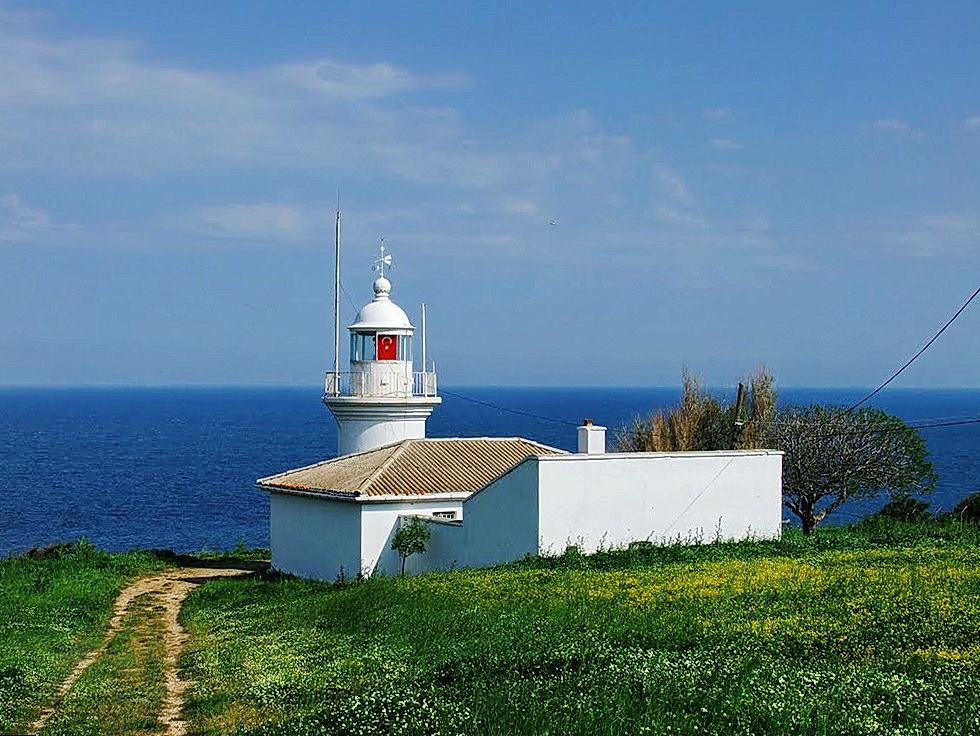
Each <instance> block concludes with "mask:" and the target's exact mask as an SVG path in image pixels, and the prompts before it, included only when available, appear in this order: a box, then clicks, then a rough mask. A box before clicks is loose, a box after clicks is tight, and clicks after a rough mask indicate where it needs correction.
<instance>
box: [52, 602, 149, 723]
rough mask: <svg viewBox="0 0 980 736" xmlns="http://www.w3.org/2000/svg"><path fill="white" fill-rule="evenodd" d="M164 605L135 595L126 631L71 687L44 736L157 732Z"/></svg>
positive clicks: (124, 629)
mask: <svg viewBox="0 0 980 736" xmlns="http://www.w3.org/2000/svg"><path fill="white" fill-rule="evenodd" d="M162 612H163V608H162V607H161V606H160V604H159V603H156V602H154V600H153V599H152V598H151V597H150V596H147V595H142V596H139V597H138V598H136V599H135V600H134V601H133V603H132V604H131V606H130V608H129V611H128V612H127V614H126V616H125V617H124V618H123V622H122V630H121V631H120V632H119V633H118V634H117V635H116V636H115V637H114V638H113V640H112V641H111V642H110V644H109V646H108V648H107V649H106V651H105V654H103V655H102V656H101V657H100V658H99V659H98V660H97V661H96V662H95V663H94V664H92V666H91V667H89V668H88V669H87V670H85V673H84V674H83V675H82V676H81V678H79V680H78V682H76V683H75V684H74V686H73V687H72V688H71V690H69V691H68V693H67V695H66V696H65V698H64V700H63V701H62V702H61V703H59V705H58V708H57V710H56V712H55V715H54V717H53V718H52V719H51V720H50V721H49V722H48V724H47V726H46V727H45V728H44V729H43V730H42V731H41V734H42V736H86V735H88V734H92V736H96V735H98V736H114V735H116V734H119V735H120V736H121V735H122V734H152V733H159V731H160V724H159V723H158V722H157V717H158V714H159V713H160V710H161V707H162V704H163V698H164V695H165V691H166V687H165V684H164V639H163V636H164V629H165V623H164V620H163V617H162Z"/></svg>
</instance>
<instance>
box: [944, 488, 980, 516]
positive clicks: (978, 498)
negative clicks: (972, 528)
mask: <svg viewBox="0 0 980 736" xmlns="http://www.w3.org/2000/svg"><path fill="white" fill-rule="evenodd" d="M950 516H952V517H953V518H954V519H959V520H960V521H972V522H978V521H980V491H977V492H976V493H971V494H970V495H969V496H967V497H966V498H964V499H963V500H962V501H960V502H959V503H958V504H956V505H955V506H954V507H953V510H952V511H951V512H950Z"/></svg>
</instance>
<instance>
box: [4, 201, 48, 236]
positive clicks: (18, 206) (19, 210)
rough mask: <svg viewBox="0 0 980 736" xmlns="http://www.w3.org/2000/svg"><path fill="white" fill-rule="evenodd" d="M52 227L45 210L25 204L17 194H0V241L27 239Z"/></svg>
mask: <svg viewBox="0 0 980 736" xmlns="http://www.w3.org/2000/svg"><path fill="white" fill-rule="evenodd" d="M52 227H53V226H52V223H51V217H50V216H49V215H48V213H47V212H45V211H44V210H42V209H39V208H38V207H32V206H31V205H29V204H27V203H26V202H25V201H24V200H23V199H21V197H20V196H19V195H17V194H4V195H2V196H0V242H7V243H14V242H20V241H24V240H28V239H29V238H31V237H34V236H36V235H37V234H38V233H39V232H43V231H48V230H50V229H51V228H52Z"/></svg>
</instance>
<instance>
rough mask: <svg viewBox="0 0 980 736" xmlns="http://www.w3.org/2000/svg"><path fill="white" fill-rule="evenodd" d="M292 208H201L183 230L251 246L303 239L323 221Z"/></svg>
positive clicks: (261, 205) (265, 205) (272, 205)
mask: <svg viewBox="0 0 980 736" xmlns="http://www.w3.org/2000/svg"><path fill="white" fill-rule="evenodd" d="M325 219H326V218H324V217H322V216H319V217H318V216H316V215H315V214H314V213H313V212H311V211H309V210H306V209H304V208H301V207H299V206H296V205H289V204H276V203H271V202H257V203H251V204H227V205H221V206H216V207H205V208H202V209H199V210H197V211H195V212H191V213H189V214H188V215H187V217H186V218H185V219H184V221H183V226H184V227H185V228H186V229H188V230H190V231H191V232H195V233H197V234H199V235H203V236H205V237H212V238H220V239H228V240H240V241H248V242H255V243H280V242H297V241H302V240H305V239H307V238H308V237H309V236H310V235H311V233H312V232H313V230H314V227H315V225H316V223H315V221H316V220H320V221H322V220H325Z"/></svg>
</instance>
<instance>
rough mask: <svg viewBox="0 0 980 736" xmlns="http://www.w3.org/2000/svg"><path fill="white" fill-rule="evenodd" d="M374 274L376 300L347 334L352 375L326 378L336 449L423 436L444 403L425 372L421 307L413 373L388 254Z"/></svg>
mask: <svg viewBox="0 0 980 736" xmlns="http://www.w3.org/2000/svg"><path fill="white" fill-rule="evenodd" d="M376 264H377V265H376V267H375V270H377V271H380V272H381V275H380V276H379V278H377V279H375V281H374V299H372V300H371V301H370V302H368V303H367V304H365V305H364V306H363V307H361V309H360V311H359V312H358V313H357V317H356V318H355V319H354V322H353V324H351V325H350V326H349V327H348V328H347V329H348V330H349V332H350V371H349V372H347V373H340V372H339V371H337V372H330V373H327V375H326V382H325V385H324V393H323V403H324V404H326V405H327V407H328V408H329V409H330V411H331V412H332V413H333V415H334V418H336V420H337V426H338V433H337V451H338V453H339V454H341V455H346V454H348V453H352V452H363V451H365V450H370V449H373V448H375V447H381V446H383V445H387V444H391V443H392V442H398V441H400V440H403V439H412V438H418V437H425V420H426V419H427V418H428V416H429V414H431V413H432V410H433V408H434V407H436V406H437V405H438V404H439V403H440V402H441V401H442V400H441V399H440V398H439V396H438V392H437V387H436V374H435V370H428V371H427V370H425V369H426V367H427V366H426V365H425V362H426V360H425V359H426V355H425V305H424V304H423V305H422V307H423V309H422V346H421V347H422V350H421V355H420V358H421V363H422V365H421V368H422V370H421V371H416V370H415V369H414V355H413V349H412V340H413V336H414V334H415V327H414V326H413V325H412V323H411V321H410V320H409V319H408V315H407V314H405V312H404V310H402V308H401V307H399V306H398V305H397V304H395V303H394V302H393V301H391V282H390V281H389V280H388V279H387V278H385V275H384V268H385V267H386V266H390V265H391V256H390V255H387V254H385V252H384V249H383V248H382V251H381V258H380V259H378V261H376Z"/></svg>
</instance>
